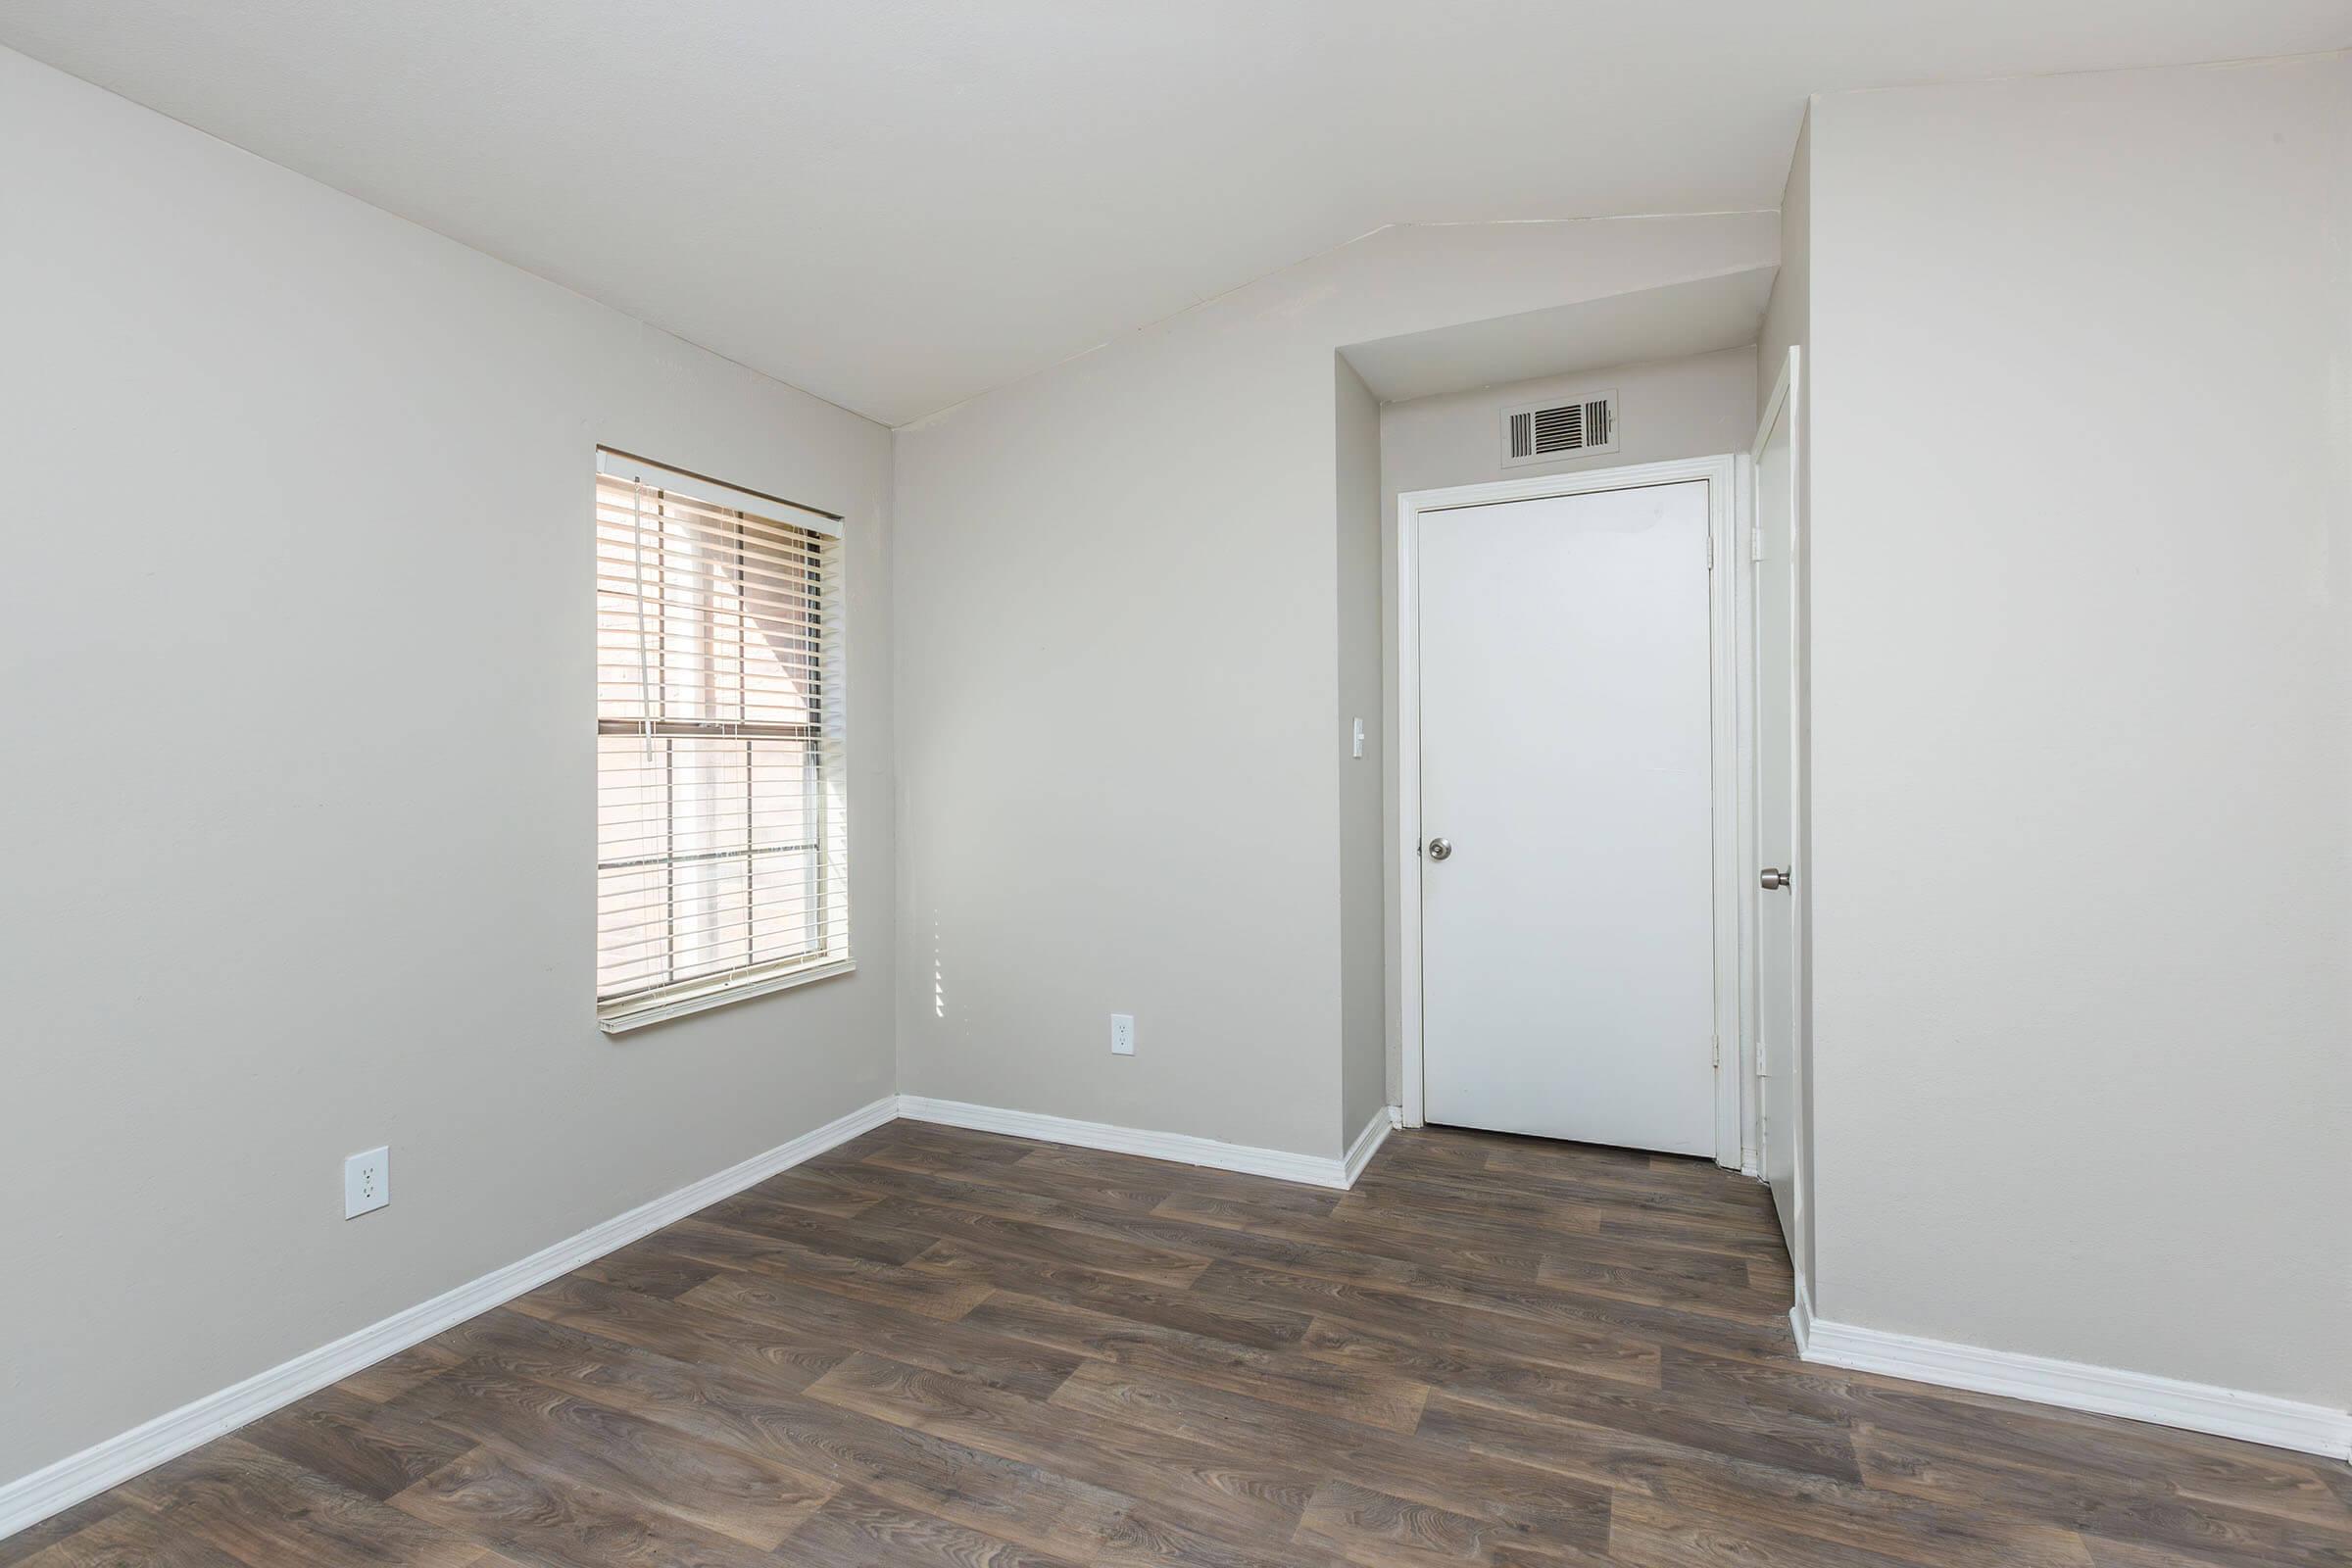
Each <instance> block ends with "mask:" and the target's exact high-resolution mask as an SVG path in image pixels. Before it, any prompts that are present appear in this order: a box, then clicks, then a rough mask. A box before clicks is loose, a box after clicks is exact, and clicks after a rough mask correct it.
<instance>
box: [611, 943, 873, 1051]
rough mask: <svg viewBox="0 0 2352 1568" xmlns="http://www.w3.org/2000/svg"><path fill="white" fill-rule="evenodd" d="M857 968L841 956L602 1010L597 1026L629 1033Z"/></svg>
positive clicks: (855, 962) (618, 1032) (830, 977)
mask: <svg viewBox="0 0 2352 1568" xmlns="http://www.w3.org/2000/svg"><path fill="white" fill-rule="evenodd" d="M857 967H858V960H857V959H856V958H840V959H836V960H835V961H833V962H831V963H818V964H811V965H810V966H809V967H808V968H806V969H793V970H790V971H788V972H786V973H784V974H774V975H768V976H766V977H765V978H764V979H759V980H743V981H738V982H736V983H735V984H733V985H717V986H713V987H712V988H711V989H710V990H708V991H698V992H694V993H691V994H689V995H686V996H673V997H662V998H660V999H659V1000H656V1001H653V1002H648V1003H645V1004H642V1005H638V1006H633V1007H629V1008H627V1009H625V1010H622V1011H617V1012H608V1013H599V1014H598V1015H597V1019H596V1026H597V1027H598V1028H599V1029H602V1030H603V1031H604V1032H605V1033H607V1034H609V1035H620V1034H627V1033H628V1032H629V1031H630V1030H632V1029H642V1028H644V1027H645V1026H646V1025H648V1024H655V1023H666V1022H668V1021H669V1020H670V1019H672V1018H683V1017H685V1016H686V1015H687V1014H688V1013H694V1012H708V1011H710V1010H711V1008H712V1007H723V1006H725V1005H728V1004H729V1003H731V1002H749V1001H750V1000H751V999H752V998H754V997H765V996H772V995H774V994H775V993H776V992H778V991H789V990H791V989H792V988H793V987H794V986H805V985H808V984H809V983H811V982H812V981H817V980H830V979H832V978H833V977H834V976H835V975H837V974H849V973H851V972H852V971H854V970H855V969H856V968H857Z"/></svg>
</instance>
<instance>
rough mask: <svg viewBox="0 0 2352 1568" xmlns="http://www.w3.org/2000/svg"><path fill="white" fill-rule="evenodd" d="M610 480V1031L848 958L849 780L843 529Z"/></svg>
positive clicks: (605, 831) (601, 479)
mask: <svg viewBox="0 0 2352 1568" xmlns="http://www.w3.org/2000/svg"><path fill="white" fill-rule="evenodd" d="M597 469H598V472H597V483H596V664H597V669H596V752H597V759H596V761H597V772H596V797H597V798H596V806H597V811H596V823H597V847H596V850H597V858H596V909H597V915H596V1000H597V1012H598V1016H599V1018H600V1019H601V1020H602V1021H603V1023H604V1026H605V1027H606V1028H607V1029H608V1030H614V1029H620V1028H627V1027H629V1026H631V1025H632V1024H635V1023H641V1022H652V1021H654V1020H656V1019H658V1018H662V1017H667V1016H670V1015H672V1014H674V1013H677V1012H682V1011H688V1010H692V1009H693V1008H695V1007H698V1006H703V1005H711V1003H712V1002H714V1001H717V1000H729V999H732V998H733V997H735V996H738V995H747V994H755V993H757V992H760V991H766V990H773V989H775V988H776V987H778V986H780V985H783V984H788V983H791V982H792V981H795V980H798V979H803V978H813V977H814V976H815V975H816V974H818V973H829V972H833V971H834V970H836V969H839V968H844V967H847V966H848V964H849V959H850V907H849V822H848V810H847V803H848V786H849V775H848V767H847V757H846V745H845V743H846V738H847V737H846V734H845V731H844V724H843V720H844V716H845V715H844V712H843V706H842V702H843V681H842V673H843V671H842V639H841V630H842V627H841V539H840V536H839V534H838V532H837V531H836V529H837V527H838V523H837V521H836V519H833V518H831V517H829V516H827V515H824V514H821V513H815V512H806V511H800V510H797V509H795V508H793V507H792V506H791V505H790V504H789V503H784V502H773V501H768V500H766V499H764V498H761V497H758V496H755V495H751V494H748V493H745V492H740V491H735V490H732V489H730V488H729V487H727V486H724V485H719V484H715V483H710V482H706V481H701V480H698V479H695V478H694V477H692V476H690V475H685V474H680V473H676V472H672V471H670V470H667V469H662V468H660V467H657V466H653V465H651V464H647V463H644V462H641V461H639V460H636V459H633V458H628V457H625V456H623V455H621V454H617V453H611V452H600V453H599V454H598V461H597ZM755 509H760V510H755ZM787 518H789V519H790V520H786V519H787Z"/></svg>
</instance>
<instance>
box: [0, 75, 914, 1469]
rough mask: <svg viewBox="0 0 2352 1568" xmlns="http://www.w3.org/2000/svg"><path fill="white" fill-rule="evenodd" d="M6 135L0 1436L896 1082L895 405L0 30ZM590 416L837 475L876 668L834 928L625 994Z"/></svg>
mask: <svg viewBox="0 0 2352 1568" xmlns="http://www.w3.org/2000/svg"><path fill="white" fill-rule="evenodd" d="M0 148H5V149H6V152H5V153H4V154H0V210H5V211H6V212H8V213H10V214H12V215H14V218H13V220H12V222H13V223H14V225H15V229H14V233H13V235H12V242H11V243H8V244H5V245H0V318H4V319H0V342H4V343H5V344H6V350H5V352H4V353H0V430H5V431H6V432H7V437H6V445H7V448H8V451H9V453H10V455H11V456H10V462H9V475H8V479H9V486H10V496H9V507H10V515H11V521H10V525H9V531H8V537H9V562H8V566H7V569H6V570H5V571H0V695H4V697H5V707H6V710H7V713H8V720H7V729H8V741H7V746H8V751H9V755H10V757H11V759H12V764H11V765H10V766H8V767H6V768H4V769H0V821H5V822H6V823H8V824H9V830H10V831H9V839H10V852H9V864H8V869H7V876H6V881H7V889H8V893H7V899H6V902H5V906H4V907H0V924H4V925H5V931H4V933H0V938H4V940H0V951H4V952H6V953H7V955H8V970H9V973H8V983H7V989H8V997H9V1007H10V1018H9V1022H8V1024H7V1026H6V1030H5V1034H6V1037H7V1040H6V1045H5V1047H4V1048H0V1050H4V1053H5V1066H4V1070H5V1075H6V1088H5V1091H4V1092H0V1194H5V1195H6V1199H5V1201H4V1202H0V1259H5V1264H4V1266H0V1275H4V1277H5V1285H4V1287H0V1344H4V1345H5V1346H6V1347H7V1349H6V1352H5V1354H0V1480H6V1479H9V1478H13V1477H16V1476H18V1475H20V1474H23V1473H25V1472H27V1471H30V1470H32V1469H34V1468H36V1467H38V1466H41V1465H43V1464H45V1463H47V1462H49V1461H51V1460H54V1459H57V1458H59V1457H61V1456H63V1455H65V1454H67V1453H70V1452H73V1451H74V1450H77V1449H79V1448H81V1447H83V1446H87V1445H89V1444H91V1443H93V1442H96V1441H97V1440H99V1439H102V1438H108V1437H112V1436H114V1435H115V1434H117V1433H120V1432H122V1431H123V1430H125V1429H126V1428H129V1427H131V1426H134V1425H136V1424H137V1423H139V1422H142V1421H144V1420H146V1419H148V1418H149V1417H151V1416H155V1415H158V1414H160V1413H162V1412H164V1411H166V1410H168V1409H171V1408H172V1407H174V1406H176V1405H178V1404H180V1403H182V1402H184V1401H186V1400H188V1399H190V1398H193V1397H198V1396H201V1395H207V1394H211V1393H213V1392H215V1391H217V1390H220V1389H221V1388H223V1387H225V1386H227V1385H229V1384H232V1383H235V1382H237V1381H239V1380H241V1379H243V1378H245V1377H248V1376H250V1375H251V1374H253V1373H256V1372H259V1371H261V1370H263V1369H264V1368H267V1367H270V1366H271V1365H274V1364H276V1363H278V1362H280V1361H283V1360H285V1359H287V1358H288V1357H290V1356H293V1355H296V1354H298V1353H300V1352H302V1351H305V1350H309V1349H312V1348H316V1347H318V1346H319V1345H322V1344H324V1343H326V1342H328V1341H330V1340H333V1339H335V1338H337V1337H339V1336H341V1335H343V1334H346V1333H348V1332H350V1331H352V1330H355V1329H358V1328H360V1327H363V1326H364V1325H367V1324H369V1323H372V1322H374V1321H376V1320H378V1319H380V1318H383V1317H385V1316H386V1315H388V1314H390V1313H392V1312H395V1311H397V1310H399V1309H401V1308H403V1307H407V1306H410V1305H413V1304H415V1303H417V1302H418V1301H421V1300H423V1299H428V1298H430V1297H432V1296H434V1295H436V1294H438V1293H440V1292H442V1291H445V1290H448V1289H450V1288H451V1287H453V1286H456V1285H459V1284H461V1283H463V1282H465V1281H467V1280H469V1279H472V1278H475V1277H477V1276H479V1275H481V1274H483V1273H485V1272H487V1271H489V1270H491V1269H493V1268H496V1267H498V1266H500V1265H503V1264H506V1263H511V1262H513V1261H515V1260H516V1259H517V1258H520V1257H523V1256H526V1255H527V1254H529V1253H531V1252H533V1251H535V1250H538V1249H540V1248H543V1247H546V1246H548V1245H550V1244H551V1243H554V1242H557V1241H559V1240H561V1239H563V1238H564V1237H566V1236H569V1235H571V1234H573V1233H575V1232H577V1231H579V1230H581V1229H583V1228H584V1227H586V1226H588V1225H590V1224H593V1223H595V1222H597V1221H600V1220H604V1219H607V1218H610V1217H612V1216H613V1215H614V1214H617V1213H620V1212H622V1211H625V1210H627V1209H629V1208H631V1207H633V1206H635V1205H637V1204H639V1203H642V1202H645V1201H648V1200H650V1199H653V1198H656V1197H658V1196H660V1195H662V1194H664V1193H667V1192H670V1191H673V1190H674V1189H676V1188H678V1187H680V1186H682V1185H684V1184H686V1183H687V1182H690V1181H692V1180H695V1179H697V1178H700V1177H703V1176H707V1175H710V1174H711V1173H712V1172H714V1171H717V1170H720V1169H722V1168H724V1167H725V1166H727V1165H729V1164H732V1163H734V1162H736V1161H738V1160H741V1159H744V1158H746V1157H748V1156H750V1155H753V1154H755V1153H758V1152H761V1151H763V1150H766V1149H769V1148H772V1147H774V1146H775V1145H777V1144H779V1143H782V1142H784V1141H786V1140H788V1139H790V1138H791V1137H793V1136H794V1135H796V1134H798V1133H800V1132H803V1131H806V1130H808V1129H809V1128H811V1127H814V1126H816V1125H818V1124H820V1123H823V1122H825V1121H828V1120H830V1119H832V1118H834V1117H836V1116H839V1115H841V1114H843V1113H844V1112H846V1111H849V1110H851V1109H853V1108H855V1107H857V1106H859V1105H861V1104H864V1103H868V1102H871V1101H872V1100H874V1099H876V1098H877V1097H879V1096H882V1095H885V1094H887V1093H889V1092H890V1090H891V1088H892V1074H893V1061H892V1051H891V1028H892V1015H891V1001H890V999H891V994H892V990H893V983H892V974H891V969H892V964H893V962H894V959H895V956H896V951H897V944H896V942H895V940H894V937H893V933H892V929H891V920H892V908H891V905H892V887H893V880H894V878H893V871H892V864H891V832H890V819H891V782H890V781H891V728H892V715H891V680H890V662H889V657H888V649H889V646H890V635H891V627H890V605H891V594H890V580H889V571H890V553H889V550H888V529H889V506H890V474H889V439H890V438H889V434H888V432H887V431H884V430H882V429H881V428H879V427H877V426H875V425H873V424H870V423H868V422H866V421H865V420H863V419H859V418H857V417H853V416H851V415H848V414H845V413H843V412H841V411H840V410H838V409H835V408H832V407H831V406H829V405H826V404H823V403H820V402H818V401H816V400H815V399H813V398H809V397H807V396H804V395H803V394H801V393H798V392H795V391H793V390H792V389H791V388H789V387H785V386H782V385H779V384H778V383H776V382H774V381H770V380H766V379H764V378H762V377H760V376H759V375H756V374H753V373H752V372H750V371H748V370H745V369H743V368H740V367H737V366H734V365H730V364H727V363H726V362H724V361H721V360H718V359H716V358H714V357H712V356H711V355H709V354H705V353H702V352H699V351H697V350H694V349H691V348H688V347H687V346H685V345H684V344H682V343H680V342H678V341H677V340H676V339H674V338H671V337H668V336H665V335H664V334H662V333H661V332H657V331H654V330H652V329H650V328H647V327H644V326H641V325H639V324H637V323H635V322H633V321H630V320H627V319H623V318H621V317H619V316H616V315H614V314H613V313H612V312H610V311H607V310H605V309H603V308H601V307H599V306H596V305H592V304H590V303H589V302H588V301H586V300H584V299H581V298H579V297H578V296H576V295H573V294H570V293H567V292H565V291H564V290H563V289H560V288H557V287H555V286H554V285H552V284H549V283H545V282H541V281H539V280H537V279H535V278H532V277H529V276H527V275H525V274H523V273H521V272H518V271H515V270H513V269H510V268H507V267H504V266H501V265H499V264H498V263H495V262H492V261H490V260H488V259H487V258H485V257H483V256H481V255H478V254H476V253H474V252H472V251H468V250H466V249H464V248H463V247H461V246H458V245H456V244H453V243H451V242H449V241H447V240H444V239H441V238H438V237H436V236H434V235H432V234H430V233H427V232H426V231H424V230H423V229H420V228H417V227H415V226H413V225H411V224H409V223H405V222H402V221H398V220H396V219H393V218H390V217H387V216H386V215H384V214H382V213H380V212H377V211H374V210H373V209H370V208H368V207H365V206H362V205H361V204H360V203H358V202H356V201H352V200H350V199H348V198H346V197H343V196H340V195H336V194H334V193H332V192H330V191H328V190H327V189H325V188H324V187H322V186H319V185H315V184H312V183H311V182H309V181H307V180H304V179H302V178H300V177H298V176H296V175H294V174H291V173H288V172H285V171H284V170H282V169H278V168H276V167H274V166H272V165H270V164H266V163H263V162H261V161H260V160H258V159H255V158H252V157H249V156H247V155H246V154H243V153H240V152H237V151H234V150H232V149H231V148H229V147H227V146H226V145H224V144H222V143H221V142H217V141H214V140H211V139H210V138H208V137H206V136H203V135H201V134H199V133H197V132H195V131H192V130H189V129H186V128H184V127H182V126H180V125H177V124H174V123H172V122H170V121H168V120H166V119H164V118H162V117H161V116H159V115H155V114H151V113H149V112H148V111H146V110H143V109H139V108H135V107H133V106H132V105H130V104H128V103H126V102H124V101H123V100H121V99H119V98H114V97H111V96H109V95H107V94H105V93H102V92H100V91H98V90H97V89H95V88H92V87H89V86H86V85H84V84H82V83H80V82H77V81H73V80H72V79H70V78H68V77H66V76H64V75H62V74H59V73H56V72H53V71H50V70H48V69H47V68H45V67H41V66H37V65H35V64H33V63H31V62H30V61H28V60H26V59H25V58H24V57H22V56H20V55H15V54H11V53H7V52H5V51H0ZM36 214H37V215H38V220H37V222H36V221H33V218H32V215H36ZM599 442H611V443H613V444H615V445H618V446H622V447H625V448H628V449H630V450H632V451H637V452H642V453H646V454H649V455H651V456H655V457H659V458H664V459H667V460H670V461H672V462H674V463H677V464H680V465H683V466H689V467H693V468H698V469H702V470H705V471H709V472H711V473H715V474H719V475H723V476H724V477H726V478H729V479H733V480H736V481H739V482H741V483H743V484H747V485H751V486H754V487H756V488H759V489H763V490H769V491H773V492H776V493H779V494H782V495H787V496H793V497H798V498H802V499H806V500H808V501H809V502H812V503H815V504H816V505H819V506H823V507H827V508H832V509H835V510H838V511H840V512H843V513H845V514H847V515H848V517H849V540H850V545H849V551H850V555H849V571H850V574H851V575H850V596H851V613H852V616H853V627H852V631H851V647H850V658H851V678H852V682H853V685H854V688H855V692H856V696H855V705H856V706H855V717H854V720H853V723H854V726H855V727H854V730H853V746H854V749H855V756H854V767H855V773H854V779H853V787H852V808H853V812H854V820H853V833H854V841H855V842H854V851H853V853H854V856H855V864H856V876H855V882H854V888H853V894H854V898H855V901H856V911H857V915H856V918H857V929H856V942H857V949H858V957H859V961H860V963H861V965H862V968H861V969H860V971H859V972H858V974H856V975H854V976H851V977H849V978H847V979H842V980H835V981H828V982H825V983H822V984H819V985H815V986H811V987H809V988H805V989H803V990H800V991H795V992H790V993H787V994H784V995H781V996H777V997H773V998H768V999H764V1000H761V1001H758V1002H753V1003H748V1004H743V1005H737V1006H734V1007H730V1008H726V1009H723V1010H720V1011H717V1012H713V1013H710V1014H706V1015H704V1016H701V1017H696V1018H692V1019H687V1020H683V1021H680V1022H676V1023H673V1024H667V1025H663V1026H661V1027H659V1028H654V1029H648V1030H645V1031H643V1032H641V1033H637V1034H632V1035H629V1036H626V1037H623V1038H621V1039H618V1040H613V1039H608V1038H606V1037H605V1036H603V1035H601V1034H600V1033H599V1032H598V1031H597V1028H596V1023H595V1019H594V1013H593V1006H592V999H591V985H592V981H591V956H592V950H593V943H594V932H593V929H592V920H593V904H592V900H591V898H590V892H591V888H592V886H593V878H592V875H591V871H590V866H591V863H592V859H593V856H594V847H595V844H594V833H593V819H592V802H593V799H594V793H593V784H592V779H593V768H594V753H593V746H592V741H591V735H592V728H591V726H592V724H593V722H594V707H593V702H592V696H593V689H592V684H591V683H592V681H593V670H592V663H593V660H592V656H591V637H592V627H593V625H594V614H593V599H592V592H591V573H590V561H591V549H592V546H591V534H590V526H591V524H590V515H591V514H590V505H591V478H590V475H591V468H592V464H593V450H594V448H595V446H596V444H597V443H599ZM377 1144H389V1145H390V1146H391V1149H392V1174H393V1185H392V1191H393V1199H392V1203H391V1206H390V1207H389V1208H387V1209H384V1210H382V1211H380V1212H378V1213H374V1214H369V1215H367V1216H364V1217H363V1218H361V1219H358V1220H355V1221H351V1222H348V1223H347V1222H345V1220H344V1219H343V1217H342V1205H341V1193H342V1159H343V1156H344V1155H345V1154H347V1153H350V1152H355V1151H358V1150H363V1149H368V1148H370V1147H372V1146H374V1145H377Z"/></svg>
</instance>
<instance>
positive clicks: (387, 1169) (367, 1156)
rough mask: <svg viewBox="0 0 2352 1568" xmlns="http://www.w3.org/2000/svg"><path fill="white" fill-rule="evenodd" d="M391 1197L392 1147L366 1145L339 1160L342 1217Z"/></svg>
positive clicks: (375, 1206) (357, 1213) (356, 1214)
mask: <svg viewBox="0 0 2352 1568" xmlns="http://www.w3.org/2000/svg"><path fill="white" fill-rule="evenodd" d="M390 1201H392V1151H391V1150H389V1149H370V1150H368V1152H366V1153H364V1154H353V1155H351V1156H349V1157H348V1158H346V1159H345V1160H344V1161H343V1217H344V1218H345V1219H356V1218H358V1217H359V1216H360V1215H362V1214H365V1213H368V1211H369V1210H371V1209H378V1208H381V1207H383V1206H384V1205H385V1204H386V1203H389V1202H390Z"/></svg>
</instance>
